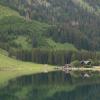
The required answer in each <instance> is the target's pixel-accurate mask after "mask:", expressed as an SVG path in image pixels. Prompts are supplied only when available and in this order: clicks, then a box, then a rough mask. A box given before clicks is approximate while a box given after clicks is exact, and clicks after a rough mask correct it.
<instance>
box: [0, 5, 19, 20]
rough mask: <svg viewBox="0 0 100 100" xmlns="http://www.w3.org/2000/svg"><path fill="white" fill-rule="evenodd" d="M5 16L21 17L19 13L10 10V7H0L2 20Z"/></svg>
mask: <svg viewBox="0 0 100 100" xmlns="http://www.w3.org/2000/svg"><path fill="white" fill-rule="evenodd" d="M4 16H19V13H18V12H16V11H14V10H12V9H10V8H9V7H4V6H2V5H0V18H2V17H4Z"/></svg>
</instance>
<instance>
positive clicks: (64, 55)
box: [9, 48, 100, 65]
mask: <svg viewBox="0 0 100 100" xmlns="http://www.w3.org/2000/svg"><path fill="white" fill-rule="evenodd" d="M9 56H15V57H16V58H17V59H19V60H23V61H31V62H36V63H40V64H52V65H64V64H69V63H71V62H73V61H76V60H78V61H81V60H100V53H96V52H89V51H80V52H79V51H66V50H54V49H41V48H33V49H32V50H17V51H16V50H15V51H14V50H10V53H9Z"/></svg>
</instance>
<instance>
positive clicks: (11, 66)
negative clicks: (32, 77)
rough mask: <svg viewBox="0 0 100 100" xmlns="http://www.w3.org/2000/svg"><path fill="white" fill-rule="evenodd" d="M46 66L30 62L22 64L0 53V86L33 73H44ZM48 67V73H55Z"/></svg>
mask: <svg viewBox="0 0 100 100" xmlns="http://www.w3.org/2000/svg"><path fill="white" fill-rule="evenodd" d="M44 70H45V69H44V65H42V64H35V63H30V62H22V61H18V60H14V59H11V58H9V57H7V56H5V55H3V54H1V52H0V85H2V84H3V83H7V81H8V80H9V79H11V78H15V77H18V76H21V75H27V74H32V73H40V72H44ZM53 70H54V69H53V67H52V66H49V65H48V71H53Z"/></svg>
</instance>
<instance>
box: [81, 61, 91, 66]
mask: <svg viewBox="0 0 100 100" xmlns="http://www.w3.org/2000/svg"><path fill="white" fill-rule="evenodd" d="M80 64H81V65H91V61H84V60H83V61H81V62H80Z"/></svg>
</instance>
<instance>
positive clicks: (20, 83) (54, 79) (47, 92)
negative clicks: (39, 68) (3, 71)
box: [0, 71, 100, 100]
mask: <svg viewBox="0 0 100 100" xmlns="http://www.w3.org/2000/svg"><path fill="white" fill-rule="evenodd" d="M0 100H100V81H99V79H98V78H97V79H95V78H93V79H92V78H86V79H82V78H81V77H78V78H75V77H73V76H72V75H71V74H70V73H65V72H62V71H57V72H50V73H40V74H34V75H27V76H21V77H18V78H15V79H12V80H10V81H9V83H8V85H7V86H5V87H2V88H0Z"/></svg>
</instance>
